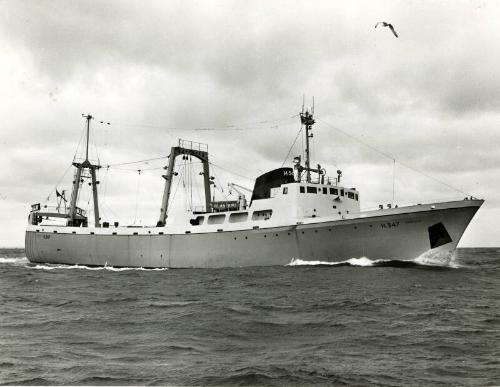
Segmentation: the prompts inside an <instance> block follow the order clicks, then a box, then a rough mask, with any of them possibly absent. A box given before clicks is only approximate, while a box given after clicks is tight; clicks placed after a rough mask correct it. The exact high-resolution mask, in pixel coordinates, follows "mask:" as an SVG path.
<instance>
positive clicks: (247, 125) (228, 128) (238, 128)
mask: <svg viewBox="0 0 500 387" xmlns="http://www.w3.org/2000/svg"><path fill="white" fill-rule="evenodd" d="M297 116H298V115H294V116H291V117H286V118H279V119H275V120H265V121H253V122H247V123H242V124H239V125H224V126H213V127H187V128H186V127H184V128H182V127H167V126H164V125H150V124H135V123H132V124H128V123H120V122H118V123H116V124H117V125H121V126H127V127H136V128H149V129H162V130H164V131H167V130H168V131H188V130H193V131H242V130H266V129H278V128H279V125H268V124H278V123H281V122H285V121H288V120H290V119H292V118H295V117H297ZM265 124H267V126H264V127H258V126H256V125H265Z"/></svg>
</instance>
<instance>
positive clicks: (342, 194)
mask: <svg viewBox="0 0 500 387" xmlns="http://www.w3.org/2000/svg"><path fill="white" fill-rule="evenodd" d="M340 196H344V188H342V189H341V190H340Z"/></svg>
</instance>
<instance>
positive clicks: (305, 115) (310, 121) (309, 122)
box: [295, 99, 324, 183]
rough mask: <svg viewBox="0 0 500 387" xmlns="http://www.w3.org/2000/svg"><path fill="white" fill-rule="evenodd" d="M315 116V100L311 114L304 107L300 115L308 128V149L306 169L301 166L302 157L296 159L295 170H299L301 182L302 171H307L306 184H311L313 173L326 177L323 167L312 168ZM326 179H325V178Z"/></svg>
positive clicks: (305, 155)
mask: <svg viewBox="0 0 500 387" xmlns="http://www.w3.org/2000/svg"><path fill="white" fill-rule="evenodd" d="M313 114H314V99H313V107H312V109H311V113H309V111H308V110H306V111H305V112H304V107H303V106H302V112H301V113H300V122H301V123H302V125H304V126H305V128H306V149H305V154H304V157H305V167H303V166H302V165H300V156H299V157H296V158H295V160H296V165H295V169H297V170H298V177H299V178H298V180H299V181H300V180H301V176H302V171H306V182H307V183H311V172H314V173H317V174H318V175H320V176H322V175H324V170H323V169H321V165H319V164H318V168H316V169H315V168H311V148H310V146H309V139H310V138H312V137H313V134H312V126H313V125H314V123H315V122H316V121H314V118H313ZM323 178H324V177H323Z"/></svg>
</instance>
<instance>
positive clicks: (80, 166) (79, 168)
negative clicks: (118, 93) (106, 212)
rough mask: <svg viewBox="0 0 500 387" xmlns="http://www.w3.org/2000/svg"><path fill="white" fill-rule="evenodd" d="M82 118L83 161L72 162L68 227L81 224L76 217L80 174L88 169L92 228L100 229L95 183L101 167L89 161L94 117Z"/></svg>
mask: <svg viewBox="0 0 500 387" xmlns="http://www.w3.org/2000/svg"><path fill="white" fill-rule="evenodd" d="M82 116H83V117H84V118H85V119H86V121H87V132H86V147H85V160H84V161H83V162H82V163H78V162H76V161H73V166H74V167H75V168H76V175H75V180H74V181H73V188H72V193H71V204H70V207H69V220H68V226H79V225H80V223H81V220H80V219H79V217H77V215H78V214H77V210H78V207H77V202H78V193H79V190H80V183H82V182H83V180H82V173H83V172H84V171H85V170H86V169H88V170H89V172H90V176H91V179H92V182H91V183H90V184H91V185H92V197H93V199H94V226H95V227H101V224H100V218H99V199H98V194H97V184H99V182H98V181H97V178H96V170H98V169H99V168H101V166H100V165H98V164H92V163H91V162H90V160H89V137H90V121H91V120H92V119H94V117H92V116H91V115H90V114H87V115H85V114H82Z"/></svg>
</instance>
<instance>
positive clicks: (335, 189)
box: [330, 188, 339, 195]
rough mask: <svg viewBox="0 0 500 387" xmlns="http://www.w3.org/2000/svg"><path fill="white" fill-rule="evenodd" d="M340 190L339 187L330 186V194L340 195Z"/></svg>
mask: <svg viewBox="0 0 500 387" xmlns="http://www.w3.org/2000/svg"><path fill="white" fill-rule="evenodd" d="M338 194H339V190H338V189H337V188H330V195H338Z"/></svg>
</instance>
